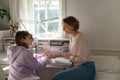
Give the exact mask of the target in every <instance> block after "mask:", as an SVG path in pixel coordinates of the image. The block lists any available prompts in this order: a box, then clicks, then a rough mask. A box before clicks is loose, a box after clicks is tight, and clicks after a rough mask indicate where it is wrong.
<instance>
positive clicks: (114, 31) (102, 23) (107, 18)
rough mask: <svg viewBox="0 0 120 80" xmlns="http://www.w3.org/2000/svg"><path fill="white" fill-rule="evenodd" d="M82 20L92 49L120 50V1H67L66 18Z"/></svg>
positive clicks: (81, 22) (84, 31)
mask: <svg viewBox="0 0 120 80" xmlns="http://www.w3.org/2000/svg"><path fill="white" fill-rule="evenodd" d="M69 15H72V16H75V17H77V18H78V19H79V20H80V31H81V32H83V33H85V34H86V36H87V37H88V40H89V43H90V47H91V48H92V49H98V50H120V36H119V34H120V0H66V16H69Z"/></svg>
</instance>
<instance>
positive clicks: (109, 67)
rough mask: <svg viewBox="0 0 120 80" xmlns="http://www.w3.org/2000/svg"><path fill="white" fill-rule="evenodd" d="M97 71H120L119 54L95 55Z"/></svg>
mask: <svg viewBox="0 0 120 80" xmlns="http://www.w3.org/2000/svg"><path fill="white" fill-rule="evenodd" d="M93 60H94V62H95V66H96V71H97V72H102V71H106V72H120V59H119V56H101V55H97V56H94V57H93Z"/></svg>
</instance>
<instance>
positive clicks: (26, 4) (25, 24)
mask: <svg viewBox="0 0 120 80" xmlns="http://www.w3.org/2000/svg"><path fill="white" fill-rule="evenodd" d="M40 1H41V0H9V6H10V14H11V19H12V20H11V24H12V25H16V24H17V25H18V27H19V30H28V31H29V32H30V33H32V34H36V33H37V34H41V33H40V32H39V31H40V29H41V28H38V27H40V26H36V24H38V25H41V26H42V24H41V22H40V20H41V19H40V20H35V16H36V15H35V13H34V12H35V9H34V7H35V5H34V4H33V3H35V2H40ZM46 1H47V0H46ZM48 1H49V0H48ZM53 1H54V0H53ZM58 1H59V4H60V5H59V8H60V9H59V17H58V18H59V19H58V20H59V21H58V22H59V23H60V22H61V19H62V18H63V17H65V0H58ZM38 9H40V8H38ZM49 14H50V13H49ZM43 17H44V16H43ZM45 20H47V21H48V20H49V19H45ZM36 21H37V22H36ZM44 22H45V21H44ZM49 26H51V25H49ZM49 26H47V27H43V28H48V27H49ZM53 27H54V29H56V27H57V28H58V29H57V33H54V32H51V34H50V35H53V37H54V34H58V36H56V37H61V36H62V37H64V36H63V35H64V33H63V32H62V27H61V24H59V25H58V26H56V25H55V26H53ZM54 29H53V30H51V31H54ZM37 31H38V32H37ZM46 32H47V31H46ZM49 32H50V29H49ZM52 33H54V34H52ZM45 35H46V34H45ZM39 36H41V35H39ZM47 37H51V36H47Z"/></svg>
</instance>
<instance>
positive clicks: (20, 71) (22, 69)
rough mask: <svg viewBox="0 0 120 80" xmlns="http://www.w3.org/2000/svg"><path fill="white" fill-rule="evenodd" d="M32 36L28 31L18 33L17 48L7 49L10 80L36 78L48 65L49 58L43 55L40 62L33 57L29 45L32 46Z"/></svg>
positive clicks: (16, 36) (16, 38)
mask: <svg viewBox="0 0 120 80" xmlns="http://www.w3.org/2000/svg"><path fill="white" fill-rule="evenodd" d="M32 41H33V38H32V35H31V34H30V33H29V32H28V31H18V32H17V33H16V35H15V42H16V45H15V46H10V47H8V49H7V55H8V61H9V65H10V68H9V77H8V80H22V79H24V78H26V77H32V76H36V72H37V71H40V70H41V69H43V68H44V67H45V66H46V64H47V63H48V57H47V56H45V55H43V54H41V56H39V59H38V60H39V61H38V60H37V59H36V58H35V57H33V53H32V51H31V50H30V49H29V45H32Z"/></svg>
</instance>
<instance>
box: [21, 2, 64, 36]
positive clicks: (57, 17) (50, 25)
mask: <svg viewBox="0 0 120 80" xmlns="http://www.w3.org/2000/svg"><path fill="white" fill-rule="evenodd" d="M24 3H25V2H24ZM64 4H65V0H31V1H30V0H29V2H28V7H27V9H28V12H27V11H26V12H27V14H28V15H25V10H24V14H22V17H21V22H22V23H21V29H27V30H29V31H30V32H31V33H32V34H33V35H34V36H35V37H38V38H58V37H62V27H61V19H62V18H63V17H64V16H65V5H64ZM23 16H24V17H23ZM27 16H28V17H29V18H28V17H27Z"/></svg>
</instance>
